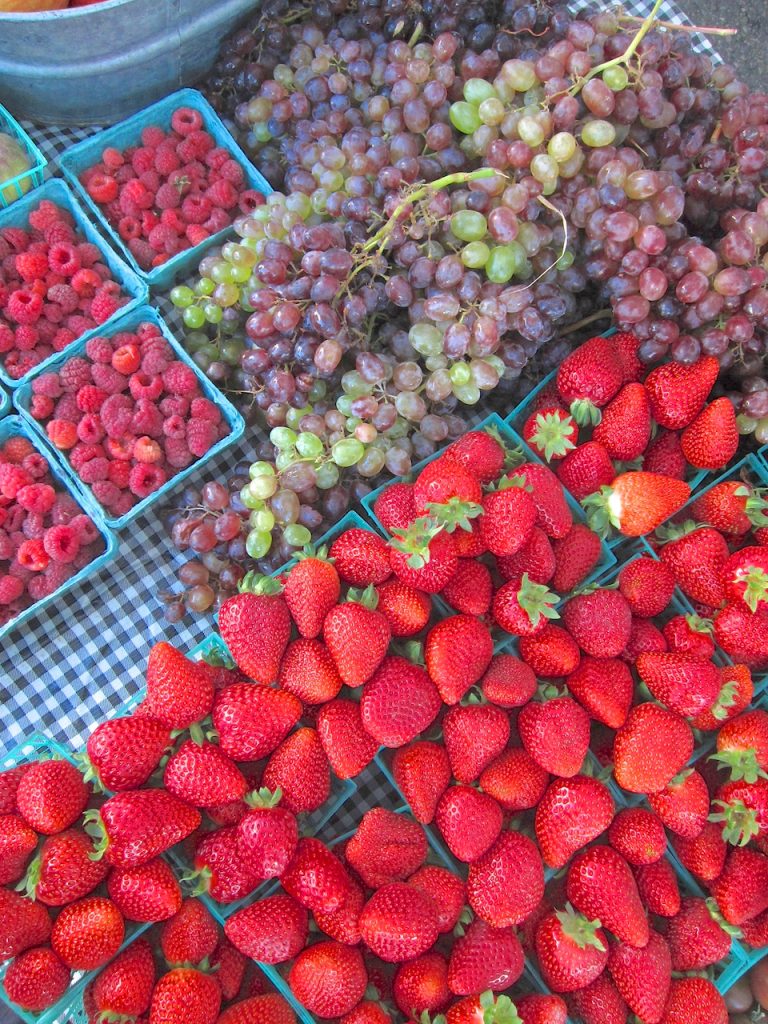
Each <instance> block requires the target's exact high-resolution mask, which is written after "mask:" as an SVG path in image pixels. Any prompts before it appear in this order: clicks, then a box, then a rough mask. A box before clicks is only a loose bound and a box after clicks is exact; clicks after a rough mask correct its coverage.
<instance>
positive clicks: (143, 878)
mask: <svg viewBox="0 0 768 1024" xmlns="http://www.w3.org/2000/svg"><path fill="white" fill-rule="evenodd" d="M107 892H108V893H109V898H110V899H111V900H112V902H113V903H114V904H115V906H116V907H117V909H118V910H119V911H120V913H121V914H122V915H123V917H124V918H125V919H126V920H128V921H167V920H168V918H169V917H173V915H174V914H175V913H177V911H178V909H179V907H180V906H181V888H180V886H179V883H178V882H177V881H176V876H175V875H174V873H173V871H171V869H170V867H169V866H168V865H167V864H166V862H165V861H164V860H162V859H161V858H159V857H157V858H155V860H151V861H149V862H148V863H147V864H142V865H141V866H140V867H137V868H113V869H112V871H110V873H109V878H108V879H107Z"/></svg>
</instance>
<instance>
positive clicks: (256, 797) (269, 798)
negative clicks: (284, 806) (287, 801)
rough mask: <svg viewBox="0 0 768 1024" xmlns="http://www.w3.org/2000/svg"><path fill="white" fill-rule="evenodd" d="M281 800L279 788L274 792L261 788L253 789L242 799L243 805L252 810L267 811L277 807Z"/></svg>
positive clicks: (281, 794) (281, 793) (281, 792)
mask: <svg viewBox="0 0 768 1024" xmlns="http://www.w3.org/2000/svg"><path fill="white" fill-rule="evenodd" d="M282 799H283V791H282V789H281V788H280V787H279V786H278V787H277V788H276V789H275V790H274V791H273V790H271V789H267V787H266V786H262V787H261V789H254V790H251V792H250V793H246V795H245V797H244V800H245V803H246V804H247V805H248V806H249V807H250V808H251V809H253V810H255V809H257V808H259V809H264V810H268V809H269V808H270V807H277V805H278V804H279V803H280V801H281V800H282Z"/></svg>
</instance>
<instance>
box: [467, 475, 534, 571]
mask: <svg viewBox="0 0 768 1024" xmlns="http://www.w3.org/2000/svg"><path fill="white" fill-rule="evenodd" d="M535 525H536V504H535V501H534V498H533V496H532V494H531V492H530V490H529V489H528V488H527V487H526V486H525V482H524V481H523V480H522V479H521V478H519V477H514V478H509V477H504V478H502V481H501V483H500V484H499V489H498V490H495V491H489V492H488V493H487V494H486V495H485V497H484V498H483V514H482V516H481V517H480V533H481V535H482V538H483V541H484V542H485V546H486V548H487V549H488V551H490V552H491V554H494V555H497V556H501V555H507V556H508V555H514V554H515V553H516V552H518V551H520V550H521V548H523V547H525V545H526V544H527V543H528V540H529V539H530V537H531V534H532V533H533V528H534V526H535Z"/></svg>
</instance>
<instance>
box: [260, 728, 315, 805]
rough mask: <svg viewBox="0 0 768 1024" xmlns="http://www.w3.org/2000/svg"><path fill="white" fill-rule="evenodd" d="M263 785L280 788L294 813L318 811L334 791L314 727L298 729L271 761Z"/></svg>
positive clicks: (284, 800) (283, 743)
mask: <svg viewBox="0 0 768 1024" xmlns="http://www.w3.org/2000/svg"><path fill="white" fill-rule="evenodd" d="M261 781H262V785H264V786H265V787H266V788H267V789H270V790H272V792H273V793H274V792H275V791H276V790H277V789H280V790H281V792H282V794H283V799H282V803H283V807H284V808H285V809H286V810H288V811H292V812H293V813H294V814H303V813H309V812H310V811H316V810H317V808H318V807H320V806H322V804H324V803H325V801H326V800H327V799H328V797H329V796H330V793H331V773H330V765H329V763H328V758H327V757H326V756H325V751H324V750H323V745H322V743H321V742H320V737H319V736H318V735H317V732H316V731H315V730H314V729H308V728H304V729H297V730H296V731H295V732H293V733H291V735H290V736H288V737H287V739H284V740H283V742H282V743H281V744H280V746H279V747H278V748H277V750H276V751H275V752H274V753H273V754H272V755H271V756H270V758H269V760H268V761H267V765H266V768H265V769H264V774H263V776H262V779H261Z"/></svg>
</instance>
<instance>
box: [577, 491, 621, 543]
mask: <svg viewBox="0 0 768 1024" xmlns="http://www.w3.org/2000/svg"><path fill="white" fill-rule="evenodd" d="M617 498H618V495H617V494H616V493H615V492H614V490H613V488H612V487H609V486H608V485H607V484H604V485H603V486H602V487H601V488H600V490H599V491H594V492H593V493H592V494H588V495H587V496H586V498H582V500H581V505H582V507H583V509H584V511H585V513H586V516H587V526H589V528H590V529H591V530H592V532H593V533H596V534H597V535H598V537H600V538H601V539H602V540H605V538H606V537H607V536H608V535H609V534H610V532H611V527H614V528H615V529H617V530H620V529H621V508H620V507H617Z"/></svg>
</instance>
